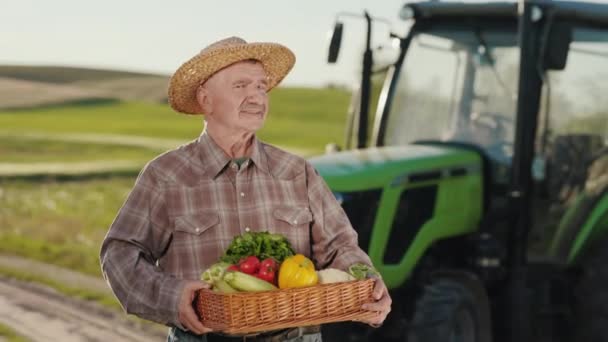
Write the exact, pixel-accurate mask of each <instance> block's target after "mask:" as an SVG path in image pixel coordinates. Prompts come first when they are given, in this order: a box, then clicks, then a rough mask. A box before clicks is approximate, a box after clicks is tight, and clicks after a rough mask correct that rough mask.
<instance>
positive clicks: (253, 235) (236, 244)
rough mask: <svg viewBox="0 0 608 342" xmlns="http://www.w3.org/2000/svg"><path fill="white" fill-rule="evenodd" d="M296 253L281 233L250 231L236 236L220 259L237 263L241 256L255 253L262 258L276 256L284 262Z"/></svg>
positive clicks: (279, 260)
mask: <svg viewBox="0 0 608 342" xmlns="http://www.w3.org/2000/svg"><path fill="white" fill-rule="evenodd" d="M294 254H295V252H294V250H293V248H292V247H291V244H290V243H289V241H287V239H286V238H285V237H284V236H283V235H281V234H273V233H269V232H248V233H244V234H241V235H237V236H235V237H234V239H233V240H232V242H231V243H230V246H228V249H227V250H226V253H224V256H222V257H221V259H220V260H221V261H224V262H229V263H231V264H236V263H238V262H239V260H241V258H244V257H247V256H250V255H255V256H256V257H258V259H260V260H264V259H266V258H274V259H276V260H277V261H278V262H283V260H285V258H287V257H290V256H292V255H294Z"/></svg>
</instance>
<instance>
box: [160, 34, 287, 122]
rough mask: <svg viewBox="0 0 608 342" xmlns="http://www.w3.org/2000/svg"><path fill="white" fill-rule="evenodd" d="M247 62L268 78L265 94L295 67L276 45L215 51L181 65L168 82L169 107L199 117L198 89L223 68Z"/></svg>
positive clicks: (237, 47) (244, 45) (284, 52)
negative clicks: (251, 61)
mask: <svg viewBox="0 0 608 342" xmlns="http://www.w3.org/2000/svg"><path fill="white" fill-rule="evenodd" d="M248 59H255V60H258V61H260V63H262V66H263V67H264V70H265V71H266V73H267V74H268V90H269V91H270V89H272V88H274V87H275V86H277V85H278V84H279V83H280V82H281V81H282V80H283V78H285V76H287V74H288V73H289V71H290V70H291V68H293V65H294V63H295V60H296V58H295V55H294V54H293V52H291V50H289V49H288V48H287V47H285V46H283V45H280V44H276V43H249V44H243V45H238V46H228V47H222V48H218V49H215V50H213V51H210V52H209V53H207V54H202V55H200V54H199V55H196V56H194V57H193V58H191V59H190V60H189V61H187V62H186V63H184V64H183V65H182V66H181V67H180V68H179V69H177V71H176V72H175V73H174V74H173V76H172V77H171V80H170V82H169V91H168V97H169V104H170V105H171V107H172V108H173V109H174V110H175V111H177V112H180V113H184V114H193V115H197V114H199V115H200V114H203V112H202V109H201V107H200V105H199V104H198V102H197V100H196V91H197V89H198V87H199V85H200V84H201V83H202V82H204V81H206V80H207V79H208V78H209V77H211V76H212V75H213V74H215V73H216V72H218V71H220V70H222V69H223V68H225V67H227V66H229V65H231V64H234V63H237V62H240V61H244V60H248Z"/></svg>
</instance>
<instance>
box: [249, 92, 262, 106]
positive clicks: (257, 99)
mask: <svg viewBox="0 0 608 342" xmlns="http://www.w3.org/2000/svg"><path fill="white" fill-rule="evenodd" d="M265 97H266V92H265V91H261V90H259V89H254V90H250V91H249V94H247V102H249V103H253V104H263V103H264V98H265Z"/></svg>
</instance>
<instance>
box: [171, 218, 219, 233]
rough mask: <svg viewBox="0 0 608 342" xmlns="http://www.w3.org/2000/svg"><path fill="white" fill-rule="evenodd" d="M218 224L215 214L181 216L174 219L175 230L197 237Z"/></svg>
mask: <svg viewBox="0 0 608 342" xmlns="http://www.w3.org/2000/svg"><path fill="white" fill-rule="evenodd" d="M219 222H220V217H219V216H218V214H216V213H202V214H194V215H183V216H179V217H177V218H176V219H175V230H177V231H180V232H185V233H190V234H196V235H199V234H201V233H202V232H204V231H206V230H207V229H209V228H211V227H213V226H215V225H216V224H218V223H219Z"/></svg>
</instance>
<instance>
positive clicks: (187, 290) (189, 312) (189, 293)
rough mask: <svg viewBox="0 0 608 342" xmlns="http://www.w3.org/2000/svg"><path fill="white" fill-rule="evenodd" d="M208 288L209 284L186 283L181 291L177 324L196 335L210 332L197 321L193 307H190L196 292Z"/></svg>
mask: <svg viewBox="0 0 608 342" xmlns="http://www.w3.org/2000/svg"><path fill="white" fill-rule="evenodd" d="M208 288H209V284H207V283H204V282H202V281H195V280H189V281H186V285H185V286H184V289H183V291H182V296H181V298H180V300H179V312H178V318H179V322H180V323H181V324H182V326H184V328H186V329H188V330H189V331H191V332H193V333H195V334H197V335H201V334H206V333H208V332H210V331H212V330H211V329H210V328H207V327H206V326H204V325H203V324H202V323H201V322H200V321H199V319H198V316H197V315H196V313H195V312H194V307H192V301H194V296H195V295H196V291H197V290H200V289H208Z"/></svg>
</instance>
